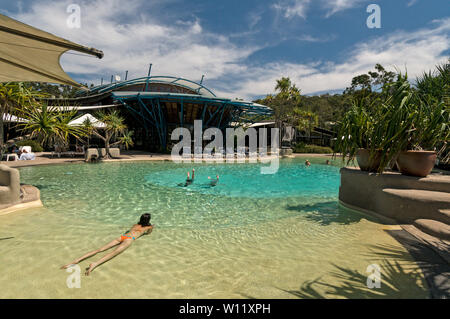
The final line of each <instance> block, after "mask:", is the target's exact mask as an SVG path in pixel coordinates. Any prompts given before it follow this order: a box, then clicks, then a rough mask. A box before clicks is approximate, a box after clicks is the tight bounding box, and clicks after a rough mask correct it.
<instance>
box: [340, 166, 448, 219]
mask: <svg viewBox="0 0 450 319" xmlns="http://www.w3.org/2000/svg"><path fill="white" fill-rule="evenodd" d="M339 200H340V201H341V202H342V203H343V204H344V205H348V206H350V207H352V208H356V209H360V210H362V211H368V212H374V213H376V214H378V215H381V216H384V217H388V218H390V219H393V220H395V221H397V222H399V223H414V221H416V220H417V219H421V218H425V219H432V220H437V221H440V222H442V223H445V224H448V223H449V217H448V214H447V213H446V210H447V209H450V176H449V175H429V176H427V177H413V176H405V175H401V174H399V173H395V172H386V173H384V174H376V173H368V172H363V171H361V170H359V169H358V168H349V167H344V168H341V186H340V187H339Z"/></svg>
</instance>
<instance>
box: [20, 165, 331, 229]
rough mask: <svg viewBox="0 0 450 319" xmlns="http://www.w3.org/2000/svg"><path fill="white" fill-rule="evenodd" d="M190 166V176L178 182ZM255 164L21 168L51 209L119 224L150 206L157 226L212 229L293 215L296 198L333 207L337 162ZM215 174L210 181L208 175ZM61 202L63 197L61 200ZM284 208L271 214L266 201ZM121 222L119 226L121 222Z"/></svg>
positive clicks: (129, 220)
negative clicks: (271, 167)
mask: <svg viewBox="0 0 450 319" xmlns="http://www.w3.org/2000/svg"><path fill="white" fill-rule="evenodd" d="M193 167H195V168H196V177H195V182H194V183H193V184H192V185H189V186H187V187H182V186H180V183H181V184H183V183H184V181H185V180H186V175H187V171H190V170H191V169H192V168H193ZM260 167H261V164H190V165H188V164H183V165H180V164H174V163H172V162H164V163H155V162H146V163H137V162H136V163H133V164H130V163H103V164H93V165H83V164H73V165H56V166H42V167H28V168H22V169H21V176H22V177H21V178H22V181H23V182H25V183H30V184H33V185H35V186H37V187H38V188H39V189H40V190H41V192H42V200H43V202H44V204H45V206H46V207H47V208H49V209H51V210H53V211H54V212H57V213H60V214H64V215H65V216H68V215H71V214H73V215H76V216H77V217H83V218H87V219H94V220H97V221H105V222H108V223H114V224H121V225H122V224H123V225H127V224H129V223H131V222H133V221H134V219H136V215H139V214H141V213H142V212H147V211H150V212H151V213H152V214H153V219H154V221H155V223H157V224H158V226H161V227H170V228H179V227H188V228H193V229H197V228H205V227H206V228H211V227H213V228H216V227H228V226H231V225H248V224H253V223H256V222H262V221H270V220H275V219H280V218H284V217H286V216H293V215H295V214H298V213H300V211H299V210H298V209H297V211H296V208H295V207H297V206H298V205H299V204H300V205H301V204H302V203H304V204H305V205H311V204H313V203H322V204H323V203H328V204H327V205H325V206H329V209H334V210H337V209H338V205H337V202H336V197H337V192H338V187H339V168H338V167H337V166H331V165H319V164H317V165H312V166H310V167H306V166H305V165H303V163H300V162H299V161H296V160H287V161H284V162H283V165H281V167H280V169H279V170H278V172H277V173H276V174H260ZM216 174H218V175H219V177H220V180H219V183H218V184H217V186H215V187H211V186H210V184H209V180H208V176H215V175H216ZM62 203H63V204H62ZM273 204H278V205H280V207H284V208H286V209H284V210H280V211H279V212H277V213H274V211H273V210H266V209H265V207H266V206H267V205H269V206H270V205H273ZM323 208H324V209H325V210H326V209H327V208H326V207H323ZM125 227H126V226H125Z"/></svg>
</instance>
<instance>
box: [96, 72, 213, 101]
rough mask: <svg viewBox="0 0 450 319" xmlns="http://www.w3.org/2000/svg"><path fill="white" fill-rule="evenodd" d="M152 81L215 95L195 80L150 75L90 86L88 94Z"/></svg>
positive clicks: (210, 95) (202, 93)
mask: <svg viewBox="0 0 450 319" xmlns="http://www.w3.org/2000/svg"><path fill="white" fill-rule="evenodd" d="M153 83H160V84H169V85H174V86H179V87H182V88H186V89H189V90H192V91H194V92H196V93H197V94H199V95H202V96H207V97H215V96H216V95H215V94H214V93H213V92H212V91H211V90H210V89H208V88H207V87H205V86H204V85H202V84H200V83H197V82H194V81H191V80H188V79H184V78H180V77H174V76H150V77H142V78H137V79H132V80H128V81H120V82H114V83H108V84H104V85H99V86H94V87H92V88H90V90H89V93H88V94H93V93H104V92H108V91H114V90H116V89H118V88H122V87H126V86H130V85H136V84H153Z"/></svg>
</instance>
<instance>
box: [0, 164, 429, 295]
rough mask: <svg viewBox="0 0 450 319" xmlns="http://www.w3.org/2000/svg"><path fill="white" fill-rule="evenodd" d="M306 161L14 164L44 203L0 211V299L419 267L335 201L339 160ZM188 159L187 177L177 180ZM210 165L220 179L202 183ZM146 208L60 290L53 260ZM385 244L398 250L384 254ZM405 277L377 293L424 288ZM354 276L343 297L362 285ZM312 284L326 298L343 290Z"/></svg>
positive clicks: (261, 285)
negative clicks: (143, 221) (119, 250)
mask: <svg viewBox="0 0 450 319" xmlns="http://www.w3.org/2000/svg"><path fill="white" fill-rule="evenodd" d="M310 161H311V163H312V165H311V166H310V167H305V165H304V159H301V158H297V159H283V160H281V161H280V169H279V171H278V172H277V173H276V174H273V175H262V174H259V172H260V167H261V165H267V164H248V163H247V164H212V163H211V164H206V163H202V164H194V163H192V164H174V163H172V162H112V163H99V164H69V165H51V166H50V165H49V166H35V167H24V168H21V169H20V174H21V181H22V182H23V183H28V184H32V185H35V186H37V187H38V188H39V189H40V190H41V199H42V202H43V204H44V207H43V208H38V209H28V210H24V211H21V212H17V213H13V214H9V215H5V216H0V234H1V235H0V237H5V238H8V237H12V238H11V239H6V240H2V241H0V250H1V254H0V265H3V268H2V271H0V286H1V287H2V290H1V291H0V297H3V298H5V297H8V298H21V297H23V298H71V297H77V298H248V297H257V298H296V297H299V296H300V297H301V296H308V293H306V295H302V294H298V291H302V288H301V287H302V285H304V284H305V283H307V282H308V281H309V280H315V279H317V278H321V280H322V279H323V280H326V282H327V283H328V284H337V285H340V284H342V281H343V280H345V277H346V276H339V275H336V267H337V266H338V267H341V268H342V269H348V270H351V271H355V272H357V273H358V274H362V276H363V278H365V277H364V276H365V271H366V267H367V266H368V265H369V264H371V263H374V262H379V263H381V262H384V261H385V259H386V256H388V257H387V258H388V259H393V260H394V261H395V262H400V264H401V263H406V264H408V267H409V268H408V269H413V270H414V269H416V265H415V263H413V262H412V260H411V258H410V256H409V254H407V253H406V251H405V250H404V249H403V247H401V246H400V245H399V244H398V243H397V242H396V241H395V240H394V239H393V238H391V237H390V236H389V235H388V234H386V233H385V232H384V230H383V226H382V225H380V224H379V223H377V221H374V220H371V219H367V218H366V217H365V216H364V215H361V214H359V213H356V212H353V211H350V210H346V209H344V208H342V207H340V206H339V204H338V200H337V196H338V188H339V181H340V178H339V166H338V165H324V162H325V159H324V158H314V159H311V158H310ZM192 168H195V170H196V178H195V182H194V184H193V185H190V186H188V187H181V186H179V184H180V183H183V182H184V181H185V179H186V172H187V171H190V170H192ZM216 174H218V175H220V181H219V184H218V185H217V186H216V187H210V186H209V182H208V176H215V175H216ZM144 212H150V213H151V214H152V222H153V223H154V224H156V228H155V230H154V232H153V233H152V234H151V235H150V236H145V237H143V238H140V239H139V240H137V241H136V242H135V243H134V244H133V245H132V246H131V247H130V248H129V249H128V250H126V251H125V252H124V253H123V254H122V255H120V256H118V257H116V258H115V259H113V260H111V261H109V262H108V263H106V264H104V265H102V266H100V267H99V268H98V269H96V270H95V271H94V272H93V274H92V276H90V277H84V276H83V278H82V288H81V289H69V288H67V285H66V278H67V276H68V274H67V273H66V272H65V271H63V270H60V269H59V267H60V266H61V265H63V264H66V263H68V262H70V261H71V260H73V259H74V258H76V257H79V256H81V255H83V254H84V253H86V252H87V251H91V250H93V249H96V248H99V247H101V246H103V245H104V244H106V243H107V242H108V241H110V240H112V239H114V238H116V237H117V236H119V235H120V234H121V233H122V232H123V231H125V230H126V229H128V228H129V227H130V226H131V225H132V224H134V223H136V222H137V220H138V218H139V216H140V215H141V214H142V213H144ZM386 247H388V248H390V249H392V250H393V251H395V252H396V254H392V255H390V256H391V257H389V255H386V254H384V251H385V249H386ZM100 257H101V254H99V255H98V256H95V257H92V258H91V259H89V260H87V261H83V262H82V263H81V264H80V266H81V267H82V269H84V267H87V265H89V263H90V262H92V261H93V260H97V259H99V258H100ZM5 265H14V266H13V267H6V266H5ZM5 267H6V268H5ZM143 273H146V274H148V275H147V276H143V275H142V274H143ZM136 274H138V275H136ZM401 274H403V272H399V276H400V277H402V275H401ZM403 277H404V276H403ZM403 277H402V280H403V281H404V283H403V284H402V285H403V286H404V287H407V289H404V290H401V291H392V290H389V289H387V290H385V291H384V290H382V292H383V293H384V296H385V297H396V298H397V297H423V296H426V290H425V289H424V288H423V282H421V281H420V280H419V282H416V281H414V282H411V280H410V278H409V277H408V278H407V279H405V278H403ZM412 278H413V279H414V278H415V277H412ZM360 284H361V286H362V287H360V288H358V289H356V288H355V291H354V293H353V294H351V295H350V297H361V296H363V295H364V294H365V293H366V292H364V287H365V281H364V280H363V281H362V282H361V283H360ZM314 287H315V289H316V288H317V293H318V294H319V295H322V296H324V297H348V296H343V295H342V294H340V293H336V292H334V293H333V291H331V292H330V291H329V289H328V290H327V287H326V286H323V285H318V286H317V287H316V286H314ZM296 292H297V293H296ZM302 293H303V292H302ZM382 295H383V294H382Z"/></svg>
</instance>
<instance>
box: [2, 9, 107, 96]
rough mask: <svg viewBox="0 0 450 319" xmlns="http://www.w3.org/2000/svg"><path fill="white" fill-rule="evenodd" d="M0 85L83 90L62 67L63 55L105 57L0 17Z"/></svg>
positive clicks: (96, 51) (3, 16) (86, 48)
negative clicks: (27, 84) (48, 85)
mask: <svg viewBox="0 0 450 319" xmlns="http://www.w3.org/2000/svg"><path fill="white" fill-rule="evenodd" d="M0 43H1V46H0V71H1V72H0V82H48V83H60V84H66V85H72V86H76V87H80V86H81V84H79V83H77V82H75V81H74V80H73V79H72V78H70V76H69V75H67V74H66V72H64V70H63V69H62V68H61V66H60V64H59V58H60V57H61V55H62V54H63V53H64V52H66V51H68V50H74V51H78V52H82V53H86V54H90V55H94V56H97V57H98V58H102V57H103V52H102V51H99V50H96V49H93V48H88V47H84V46H82V45H79V44H77V43H74V42H71V41H68V40H65V39H63V38H60V37H57V36H55V35H53V34H51V33H48V32H45V31H42V30H40V29H37V28H34V27H32V26H29V25H27V24H24V23H22V22H19V21H17V20H14V19H11V18H10V17H7V16H5V15H2V14H0Z"/></svg>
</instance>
